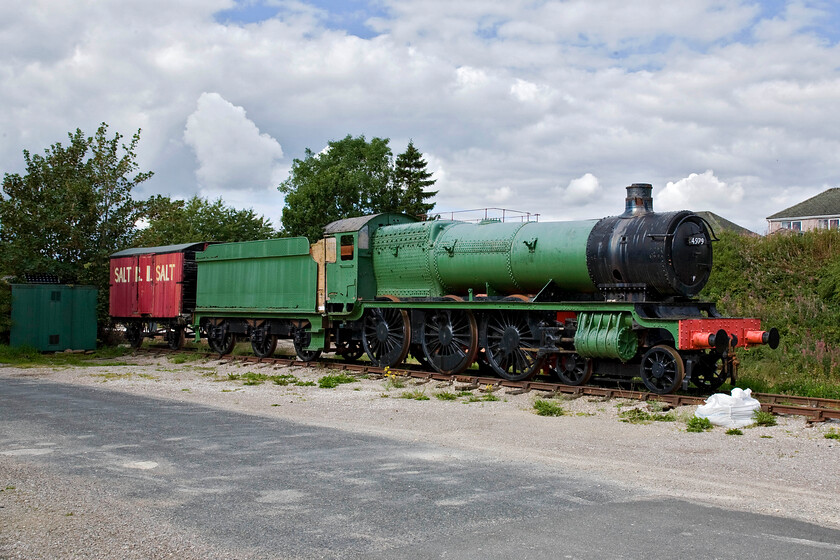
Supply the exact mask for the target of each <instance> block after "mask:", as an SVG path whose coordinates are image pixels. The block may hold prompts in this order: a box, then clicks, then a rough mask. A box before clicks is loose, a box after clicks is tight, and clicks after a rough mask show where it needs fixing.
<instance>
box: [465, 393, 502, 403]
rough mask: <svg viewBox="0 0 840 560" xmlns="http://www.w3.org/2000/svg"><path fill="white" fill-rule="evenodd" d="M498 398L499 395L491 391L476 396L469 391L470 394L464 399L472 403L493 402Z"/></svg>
mask: <svg viewBox="0 0 840 560" xmlns="http://www.w3.org/2000/svg"><path fill="white" fill-rule="evenodd" d="M497 400H499V397H497V396H496V395H494V394H493V393H486V394H484V395H481V396H478V395H473V394H472V393H470V396H469V397H467V399H466V400H465V401H464V402H465V403H474V402H493V401H497Z"/></svg>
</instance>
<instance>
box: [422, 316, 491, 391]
mask: <svg viewBox="0 0 840 560" xmlns="http://www.w3.org/2000/svg"><path fill="white" fill-rule="evenodd" d="M422 340H423V355H424V356H425V357H426V360H428V362H429V364H431V366H432V367H433V368H434V369H435V371H438V372H440V373H445V374H450V375H451V374H456V373H461V372H462V371H464V370H465V369H467V368H468V367H470V366H471V365H472V363H473V362H474V361H475V355H476V353H477V352H478V327H477V326H476V323H475V317H474V316H473V314H472V313H471V312H470V311H460V310H452V309H441V310H439V311H433V312H430V313H427V314H426V319H425V321H423V333H422Z"/></svg>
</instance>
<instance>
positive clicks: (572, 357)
mask: <svg viewBox="0 0 840 560" xmlns="http://www.w3.org/2000/svg"><path fill="white" fill-rule="evenodd" d="M551 373H552V375H554V376H555V377H556V378H557V379H559V380H560V382H561V383H565V384H566V385H586V384H587V383H589V380H590V379H592V360H591V359H590V358H583V357H581V356H580V355H578V354H561V355H560V357H559V359H558V360H557V366H556V367H554V368H552V370H551Z"/></svg>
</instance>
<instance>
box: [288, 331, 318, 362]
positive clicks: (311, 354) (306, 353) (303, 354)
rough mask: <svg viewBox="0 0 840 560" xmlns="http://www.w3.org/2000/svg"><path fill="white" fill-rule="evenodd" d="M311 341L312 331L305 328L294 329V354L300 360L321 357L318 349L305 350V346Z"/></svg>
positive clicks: (306, 360) (312, 359)
mask: <svg viewBox="0 0 840 560" xmlns="http://www.w3.org/2000/svg"><path fill="white" fill-rule="evenodd" d="M310 342H312V333H311V332H309V331H307V330H306V329H298V330H296V331H295V335H294V338H293V343H294V345H295V354H297V357H298V360H300V361H301V362H314V361H315V360H317V359H318V358H320V357H321V351H320V350H307V349H306V347H307V346H309V343H310Z"/></svg>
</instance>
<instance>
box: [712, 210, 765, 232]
mask: <svg viewBox="0 0 840 560" xmlns="http://www.w3.org/2000/svg"><path fill="white" fill-rule="evenodd" d="M697 215H698V216H700V217H701V218H703V219H704V220H706V221H707V222H708V223H709V225H710V226H712V229H713V230H714V232H715V233H719V232H721V231H731V232H734V233H737V234H739V235H758V234H757V233H756V232H754V231H752V230H749V229H747V228H745V227H742V226H739V225H738V224H736V223H735V222H730V221H729V220H727V219H726V218H724V217H723V216H718V215H717V214H715V213H714V212H708V211H707V212H697Z"/></svg>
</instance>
